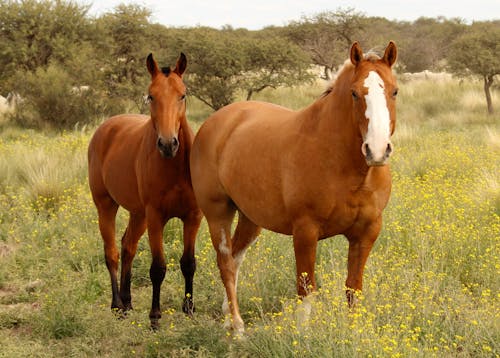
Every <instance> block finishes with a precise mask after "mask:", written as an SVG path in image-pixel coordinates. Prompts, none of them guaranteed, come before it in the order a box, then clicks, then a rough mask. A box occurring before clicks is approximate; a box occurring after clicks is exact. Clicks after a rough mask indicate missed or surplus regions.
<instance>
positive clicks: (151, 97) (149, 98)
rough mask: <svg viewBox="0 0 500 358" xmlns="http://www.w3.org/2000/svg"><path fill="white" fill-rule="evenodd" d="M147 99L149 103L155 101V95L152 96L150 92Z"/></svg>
mask: <svg viewBox="0 0 500 358" xmlns="http://www.w3.org/2000/svg"><path fill="white" fill-rule="evenodd" d="M146 101H147V102H148V103H151V102H153V96H151V95H150V94H149V95H148V97H147V99H146Z"/></svg>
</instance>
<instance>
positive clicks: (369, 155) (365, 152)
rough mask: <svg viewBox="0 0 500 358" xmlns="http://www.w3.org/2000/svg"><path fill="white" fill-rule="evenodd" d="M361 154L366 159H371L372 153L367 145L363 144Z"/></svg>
mask: <svg viewBox="0 0 500 358" xmlns="http://www.w3.org/2000/svg"><path fill="white" fill-rule="evenodd" d="M363 153H364V155H365V157H366V159H371V158H372V151H371V149H370V146H369V145H368V143H365V144H364V145H363Z"/></svg>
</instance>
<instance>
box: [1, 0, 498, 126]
mask: <svg viewBox="0 0 500 358" xmlns="http://www.w3.org/2000/svg"><path fill="white" fill-rule="evenodd" d="M88 10H89V6H88V5H79V4H78V3H76V2H74V1H71V0H68V1H66V0H3V1H0V68H2V70H1V71H0V94H3V95H7V94H8V93H9V92H17V93H18V94H19V95H20V96H21V97H22V98H24V99H25V101H23V102H22V103H23V104H22V106H20V107H19V108H18V111H17V114H16V118H17V120H18V121H19V122H20V123H22V124H25V125H40V124H42V125H49V126H52V127H57V128H64V127H71V126H74V125H75V124H77V123H82V124H84V123H89V122H92V121H95V120H96V119H97V120H98V119H99V117H100V118H102V117H105V116H108V115H111V114H116V113H121V112H141V111H146V110H147V107H146V106H145V105H144V102H143V101H142V96H143V94H144V93H145V91H146V86H147V83H148V80H149V75H148V73H147V71H146V70H145V65H144V61H145V58H146V56H147V55H148V54H149V53H150V52H153V53H154V54H155V57H156V58H158V59H159V60H160V61H161V63H162V64H165V65H168V64H173V63H175V59H176V58H177V56H178V55H179V52H181V51H182V52H184V53H185V54H186V55H187V57H188V61H189V67H188V72H187V75H186V76H185V80H186V82H187V84H188V87H189V94H190V95H192V96H195V97H197V98H199V99H200V100H201V101H202V102H204V103H205V104H207V105H208V106H209V107H211V108H212V109H214V110H215V109H218V108H220V107H222V106H224V105H227V104H229V103H231V102H232V101H234V100H235V99H236V98H237V97H238V96H243V97H244V98H247V99H250V98H252V96H253V95H254V94H256V93H258V92H259V91H262V90H263V89H265V88H269V87H270V88H276V87H279V86H294V85H298V84H301V83H304V82H307V81H309V80H311V79H312V78H313V75H312V73H313V72H312V71H311V69H312V66H320V67H321V68H323V77H324V78H329V77H330V73H331V72H332V70H334V69H335V68H337V67H338V66H340V65H341V64H342V63H343V62H344V60H345V59H346V58H347V56H348V49H349V47H350V45H351V43H352V42H353V41H354V40H359V41H361V42H362V43H363V47H364V48H368V49H370V48H371V49H377V48H383V47H384V46H385V45H386V44H387V41H388V40H390V39H392V40H394V41H396V42H397V43H398V47H399V53H400V56H399V61H398V66H399V69H401V70H404V71H421V70H423V69H430V70H442V69H445V68H450V69H452V70H453V71H454V72H455V73H461V74H463V73H465V72H467V73H471V74H476V75H480V76H482V77H483V78H484V80H485V93H486V95H487V98H489V99H488V101H489V102H488V106H489V108H491V110H492V105H491V103H490V100H491V96H490V95H489V90H490V87H491V84H492V83H493V78H494V76H495V75H497V74H498V60H499V56H498V53H499V49H498V46H499V43H500V40H499V35H498V31H499V22H498V21H497V22H484V23H477V24H473V25H466V24H465V23H463V22H462V21H461V20H459V19H445V18H437V19H428V18H421V19H418V20H417V21H414V22H399V21H390V20H387V19H384V18H372V17H367V16H365V15H364V14H362V13H359V12H357V11H356V10H355V9H352V8H347V9H337V10H336V11H326V12H322V13H319V14H315V15H312V16H304V17H302V18H301V19H299V20H297V21H292V22H290V23H289V24H288V25H286V26H282V27H268V28H264V29H262V30H259V31H249V30H246V29H233V28H231V27H230V26H226V27H224V28H222V29H213V28H208V27H194V28H172V27H166V26H163V25H161V24H157V23H153V22H152V21H151V14H152V13H151V10H149V9H148V8H146V7H144V6H141V5H134V4H133V5H124V4H122V5H118V6H117V7H116V8H115V9H113V10H112V11H110V12H108V13H105V14H103V15H101V16H100V17H97V18H94V17H90V16H89V15H88ZM495 54H496V55H495ZM447 66H449V67H447ZM486 88H487V89H488V90H487V91H486ZM488 96H489V97H488Z"/></svg>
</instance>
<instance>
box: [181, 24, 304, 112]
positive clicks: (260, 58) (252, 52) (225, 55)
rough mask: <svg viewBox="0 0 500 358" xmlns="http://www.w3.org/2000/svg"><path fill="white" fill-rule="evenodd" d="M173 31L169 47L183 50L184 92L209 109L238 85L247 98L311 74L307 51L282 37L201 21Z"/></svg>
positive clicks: (222, 103)
mask: <svg viewBox="0 0 500 358" xmlns="http://www.w3.org/2000/svg"><path fill="white" fill-rule="evenodd" d="M177 36H178V38H177V40H175V41H172V43H176V48H177V51H174V52H179V51H183V52H185V53H186V55H187V56H188V63H189V65H188V66H189V67H188V74H187V76H186V82H187V84H188V88H189V93H190V94H192V95H194V96H195V97H197V98H198V99H200V100H201V101H202V102H204V103H205V104H207V105H208V106H210V107H211V108H213V109H214V110H217V109H219V108H221V107H223V106H225V105H228V104H229V103H231V102H234V100H235V99H236V95H237V94H238V92H241V91H244V92H245V93H246V98H247V99H250V98H251V97H252V95H253V94H254V93H257V92H259V91H262V90H263V89H265V88H268V87H274V88H275V87H277V86H282V85H294V84H297V83H300V82H302V81H307V80H309V79H310V78H311V75H310V74H309V73H308V71H307V70H308V68H309V63H310V61H309V59H308V56H307V55H305V54H304V53H303V51H302V50H300V48H298V47H297V46H295V45H293V44H292V43H290V42H289V41H287V40H286V39H285V38H283V37H278V38H276V37H274V38H268V37H266V36H260V35H256V34H254V33H251V32H249V31H247V30H241V29H239V30H233V29H231V28H226V29H224V30H215V29H212V28H206V27H198V28H194V29H189V30H184V31H177Z"/></svg>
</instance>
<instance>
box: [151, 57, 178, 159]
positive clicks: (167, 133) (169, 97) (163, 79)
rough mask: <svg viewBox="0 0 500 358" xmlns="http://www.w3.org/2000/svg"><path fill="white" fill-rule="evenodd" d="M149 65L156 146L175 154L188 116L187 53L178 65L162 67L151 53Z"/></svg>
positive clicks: (169, 154)
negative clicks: (185, 75)
mask: <svg viewBox="0 0 500 358" xmlns="http://www.w3.org/2000/svg"><path fill="white" fill-rule="evenodd" d="M146 64H147V67H148V71H149V73H150V74H151V84H150V85H149V92H148V101H149V104H150V111H151V120H152V122H153V126H154V127H155V129H156V132H157V134H158V139H157V142H156V145H157V147H158V150H159V151H160V154H161V155H162V156H163V157H175V155H176V154H177V150H178V149H179V128H180V125H181V120H182V119H183V118H185V116H186V86H185V85H184V82H183V81H182V74H183V73H184V71H185V70H186V65H187V60H186V56H185V55H184V54H183V53H181V54H180V56H179V58H178V59H177V63H176V65H175V68H174V69H173V70H171V69H170V68H169V67H167V68H162V69H160V68H159V67H158V64H157V63H156V61H155V60H154V58H153V55H152V54H149V56H148V58H147V60H146Z"/></svg>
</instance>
